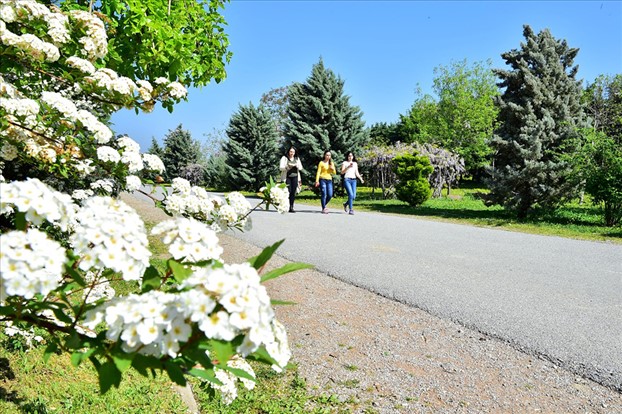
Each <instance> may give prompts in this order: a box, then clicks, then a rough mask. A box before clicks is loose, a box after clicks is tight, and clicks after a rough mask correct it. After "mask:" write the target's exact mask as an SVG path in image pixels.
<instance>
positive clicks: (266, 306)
mask: <svg viewBox="0 0 622 414" xmlns="http://www.w3.org/2000/svg"><path fill="white" fill-rule="evenodd" d="M180 289H182V290H181V291H179V292H176V293H164V292H159V291H150V292H147V293H145V294H142V295H135V294H131V295H128V296H126V297H117V298H115V299H113V300H112V301H110V302H108V303H105V304H103V305H100V306H98V307H96V308H94V309H93V310H91V311H89V312H88V314H87V317H86V319H87V321H86V323H85V326H87V327H88V328H90V329H95V328H96V327H97V326H98V325H99V324H100V323H102V322H105V324H106V325H107V327H108V330H107V331H106V336H107V338H108V339H111V340H115V341H116V340H120V341H121V342H122V347H123V349H124V350H125V351H126V352H139V353H142V354H145V355H153V356H164V355H169V356H172V357H176V356H177V355H178V353H179V351H180V347H181V345H183V343H185V342H186V341H188V340H189V338H190V334H191V332H192V329H193V326H196V327H197V328H198V329H199V330H200V331H201V332H202V333H203V334H204V335H205V337H206V338H209V339H218V340H224V341H232V340H233V339H235V338H236V337H238V336H240V335H242V336H243V342H242V344H241V345H240V346H239V347H238V348H237V352H238V353H239V354H240V355H242V356H246V355H249V354H250V353H252V352H255V351H256V350H257V349H259V347H261V346H263V347H265V349H266V350H267V351H268V353H269V354H270V356H271V357H272V358H274V360H275V361H277V364H278V365H277V368H279V369H282V368H284V367H285V365H286V364H287V362H288V361H289V358H290V357H291V351H290V350H289V347H288V345H287V337H286V335H285V332H284V330H283V329H281V328H279V326H280V324H279V323H278V322H277V321H276V319H275V318H274V311H273V310H272V307H271V305H270V298H269V296H268V294H267V292H266V290H265V287H264V286H262V285H261V284H260V278H259V275H258V274H257V271H256V270H255V269H254V268H253V267H251V266H250V265H248V264H240V265H224V266H222V267H215V266H214V267H200V268H197V269H195V270H194V271H193V273H192V274H191V275H190V276H189V277H188V278H187V279H186V280H185V281H184V282H182V283H181V285H180Z"/></svg>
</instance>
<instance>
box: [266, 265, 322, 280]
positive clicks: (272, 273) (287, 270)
mask: <svg viewBox="0 0 622 414" xmlns="http://www.w3.org/2000/svg"><path fill="white" fill-rule="evenodd" d="M313 268H314V266H313V265H310V264H308V263H288V264H286V265H285V266H281V267H279V268H278V269H274V270H271V271H270V272H268V273H266V274H265V275H263V276H262V277H261V283H264V282H267V281H268V280H270V279H275V278H277V277H279V276H282V275H284V274H286V273H291V272H295V271H296V270H302V269H313Z"/></svg>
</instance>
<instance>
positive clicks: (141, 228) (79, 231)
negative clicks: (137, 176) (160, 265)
mask: <svg viewBox="0 0 622 414" xmlns="http://www.w3.org/2000/svg"><path fill="white" fill-rule="evenodd" d="M74 219H75V222H76V228H75V230H74V233H73V234H72V235H71V236H70V238H69V241H70V243H71V245H72V246H73V248H74V252H75V253H76V254H78V255H80V256H82V260H81V261H80V264H79V267H80V269H82V270H90V269H92V268H96V269H106V268H107V269H112V270H115V271H117V272H120V273H122V274H123V279H125V280H137V279H140V277H141V276H142V275H143V273H144V271H145V269H146V268H147V267H148V266H149V257H151V252H150V251H149V249H148V247H147V246H148V242H147V233H146V230H145V225H144V224H143V222H142V220H141V219H140V216H139V215H138V214H137V213H136V211H134V209H132V208H131V207H129V206H128V205H127V204H125V203H123V202H122V201H119V200H115V199H113V198H110V197H91V198H88V199H87V200H86V201H85V202H84V205H83V206H82V208H81V209H80V210H79V211H78V212H77V214H76V215H75V217H74Z"/></svg>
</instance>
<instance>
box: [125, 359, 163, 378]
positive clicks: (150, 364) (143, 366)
mask: <svg viewBox="0 0 622 414" xmlns="http://www.w3.org/2000/svg"><path fill="white" fill-rule="evenodd" d="M132 367H134V369H136V371H138V373H139V374H140V375H142V376H143V377H147V376H149V374H148V373H147V370H148V369H162V361H160V360H159V359H158V358H156V357H152V356H145V355H141V354H136V355H135V356H134V359H133V360H132Z"/></svg>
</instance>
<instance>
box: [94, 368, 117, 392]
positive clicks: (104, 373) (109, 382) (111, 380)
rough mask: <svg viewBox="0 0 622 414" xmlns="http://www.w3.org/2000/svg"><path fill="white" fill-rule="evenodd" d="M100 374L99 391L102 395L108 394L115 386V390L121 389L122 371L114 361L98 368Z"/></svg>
mask: <svg viewBox="0 0 622 414" xmlns="http://www.w3.org/2000/svg"><path fill="white" fill-rule="evenodd" d="M97 373H98V374H99V391H100V392H101V393H102V394H105V393H107V392H108V391H109V390H110V388H112V386H113V385H114V386H115V388H119V384H121V371H119V369H118V368H117V366H116V365H115V364H114V362H112V361H106V362H105V363H103V364H102V365H100V366H99V368H97Z"/></svg>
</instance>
